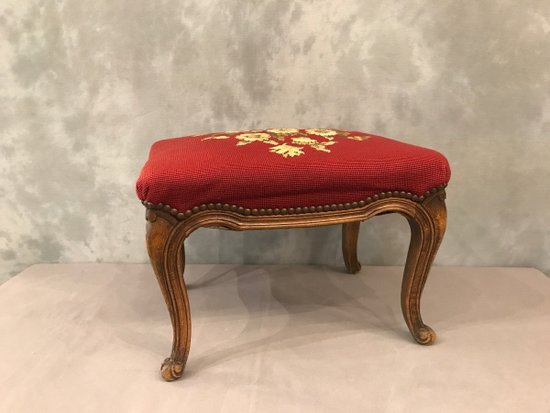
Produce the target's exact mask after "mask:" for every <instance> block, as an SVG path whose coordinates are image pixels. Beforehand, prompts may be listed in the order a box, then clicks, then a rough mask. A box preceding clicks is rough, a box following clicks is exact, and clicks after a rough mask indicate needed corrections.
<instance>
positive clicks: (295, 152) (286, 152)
mask: <svg viewBox="0 0 550 413" xmlns="http://www.w3.org/2000/svg"><path fill="white" fill-rule="evenodd" d="M269 152H274V153H278V154H279V155H283V156H284V157H285V158H288V157H289V156H290V157H291V158H293V157H294V156H299V155H303V154H304V151H302V148H300V147H299V146H292V145H287V144H286V143H283V144H282V145H277V146H274V147H273V148H271V149H270V150H269Z"/></svg>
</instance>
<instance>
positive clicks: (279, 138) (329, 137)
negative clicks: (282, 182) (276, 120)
mask: <svg viewBox="0 0 550 413" xmlns="http://www.w3.org/2000/svg"><path fill="white" fill-rule="evenodd" d="M228 133H237V135H235V136H234V138H235V139H236V140H237V146H244V145H249V144H251V143H255V142H261V143H265V144H268V145H271V148H269V152H272V153H275V154H278V155H281V156H283V157H284V158H293V157H295V156H300V155H304V154H305V152H304V148H306V147H309V148H311V149H314V150H316V151H320V152H329V153H330V148H329V147H330V146H331V145H334V144H336V143H337V141H336V140H335V138H346V139H351V140H354V141H365V140H367V139H369V137H370V136H369V135H352V134H351V133H350V132H346V131H340V130H335V129H294V128H278V129H267V130H265V131H257V130H256V131H244V132H224V133H223V134H214V135H209V136H206V137H204V138H202V140H203V141H206V140H211V139H213V140H218V139H230V138H231V136H229V135H228Z"/></svg>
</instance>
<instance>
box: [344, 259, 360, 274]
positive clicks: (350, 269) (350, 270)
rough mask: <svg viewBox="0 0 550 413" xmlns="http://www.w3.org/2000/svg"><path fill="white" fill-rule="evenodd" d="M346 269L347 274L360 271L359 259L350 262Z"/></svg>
mask: <svg viewBox="0 0 550 413" xmlns="http://www.w3.org/2000/svg"><path fill="white" fill-rule="evenodd" d="M347 271H348V273H349V274H357V273H358V272H359V271H361V264H360V263H359V261H355V262H353V261H352V262H351V263H350V264H349V265H348V267H347Z"/></svg>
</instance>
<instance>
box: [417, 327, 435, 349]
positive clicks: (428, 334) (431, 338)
mask: <svg viewBox="0 0 550 413" xmlns="http://www.w3.org/2000/svg"><path fill="white" fill-rule="evenodd" d="M413 335H414V339H415V340H416V342H417V343H418V344H422V345H425V346H429V345H431V344H433V343H434V342H435V339H436V337H437V334H435V331H433V330H432V329H431V328H430V327H428V326H426V325H425V326H424V327H421V328H419V329H418V330H417V331H415V332H414V334H413Z"/></svg>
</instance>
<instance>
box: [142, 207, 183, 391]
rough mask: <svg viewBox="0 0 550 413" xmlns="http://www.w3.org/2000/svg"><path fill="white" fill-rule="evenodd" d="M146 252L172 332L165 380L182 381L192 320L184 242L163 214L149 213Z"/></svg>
mask: <svg viewBox="0 0 550 413" xmlns="http://www.w3.org/2000/svg"><path fill="white" fill-rule="evenodd" d="M146 217H147V250H148V252H149V258H150V260H151V265H152V266H153V269H154V271H155V275H156V276H157V280H158V283H159V285H160V289H161V290H162V295H163V296H164V300H165V301H166V306H167V307H168V312H169V313H170V319H171V321H172V328H173V342H172V354H171V355H170V357H169V358H167V359H166V360H164V362H163V363H162V366H161V374H162V377H163V378H164V380H166V381H172V380H176V379H178V378H180V377H181V375H182V374H183V370H184V368H185V362H186V361H187V355H188V354H189V347H190V344H191V316H190V312H189V300H188V297H187V288H186V287H185V281H184V279H183V269H184V265H185V258H184V253H183V239H181V240H180V239H179V237H177V236H176V235H177V234H176V233H175V231H177V227H176V222H175V221H174V220H173V219H172V217H170V216H165V215H164V214H162V213H161V212H157V211H152V210H150V209H149V210H147V216H146Z"/></svg>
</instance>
